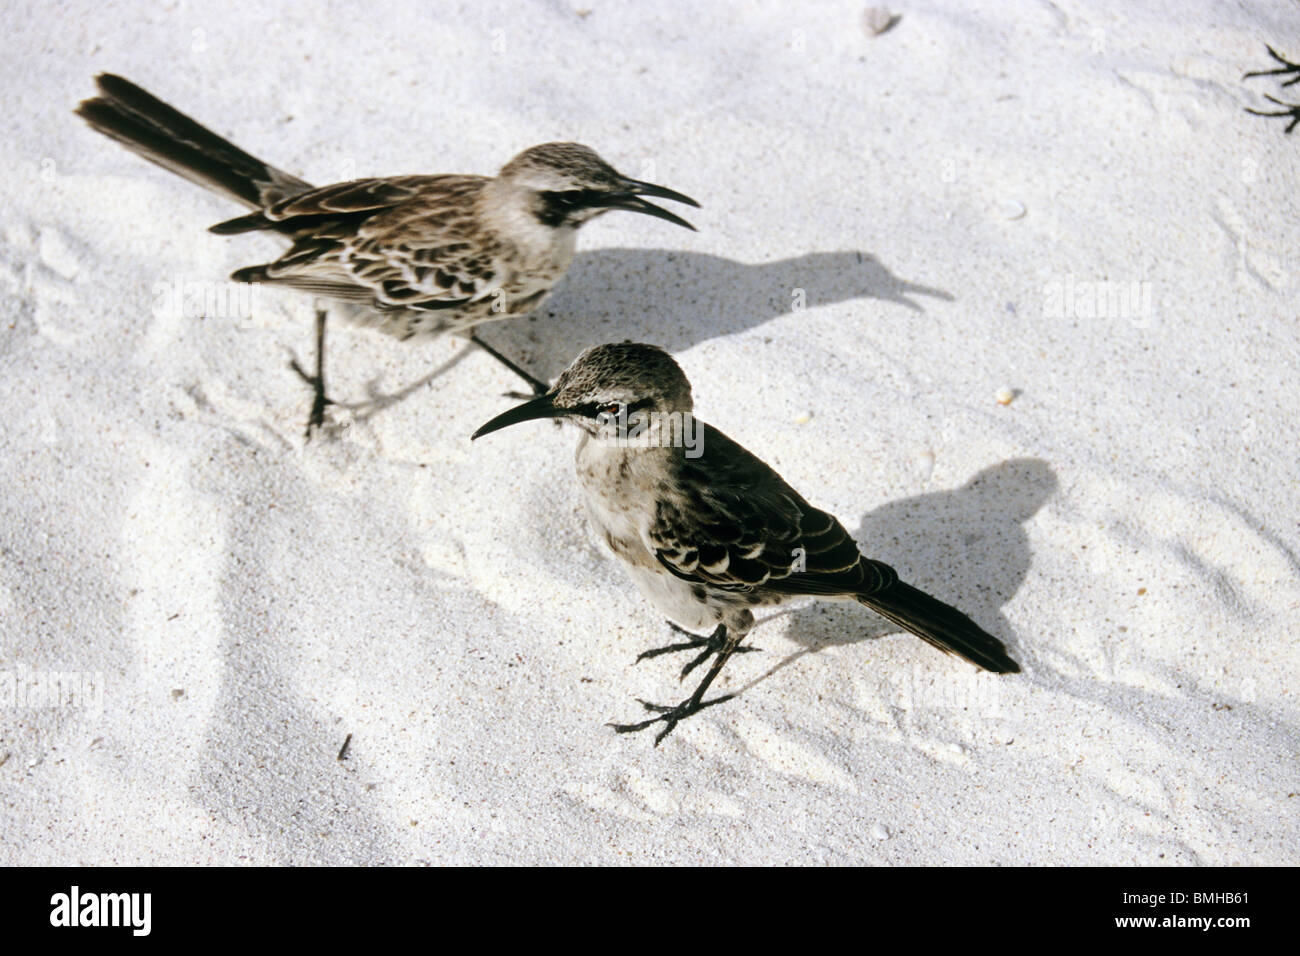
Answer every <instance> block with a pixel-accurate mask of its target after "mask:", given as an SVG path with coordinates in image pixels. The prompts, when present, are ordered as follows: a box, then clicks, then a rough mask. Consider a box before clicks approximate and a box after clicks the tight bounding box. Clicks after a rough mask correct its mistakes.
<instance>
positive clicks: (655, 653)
mask: <svg viewBox="0 0 1300 956" xmlns="http://www.w3.org/2000/svg"><path fill="white" fill-rule="evenodd" d="M668 626H669V627H671V628H672V629H673V630H674V631H676V632H677V633H678V634H684V635H685V636H686V637H687V638H689V640H685V641H681V642H679V643H677V644H669V645H667V646H666V647H652V648H651V649H650V650H648V651H642V652H641V653H640V654H638V655H637V657H636V660H635V661H634V662H633V663H636V664H640V663H641V662H642V661H644V660H648V659H650V658H651V657H659V656H660V655H662V654H676V653H679V652H681V651H693V650H695V649H696V648H697V647H702V648H704V650H703V651H701V652H700V653H699V654H697V655H696V656H695V657H694V658H692V659H691V660H690V662H688V663H687V664H686V666H685V667H683V668H682V673H681V675H680V676H679V677H678V680H685V678H686V675H687V674H689V673H690V672H691V671H693V670H695V668H697V667H699V666H700V665H701V664H703V663H704V662H705V661H707V660H708V659H709V658H710V657H712V656H713V655H714V654H718V653H721V652H722V649H723V647H724V646H725V645H726V643H727V640H726V637H725V635H726V631H725V630H724V629H723V628H721V627H719V628H718V629H717V630H715V631H714V632H713V633H712V634H710V635H709V636H708V637H700V636H699V635H698V634H692V633H691V632H690V631H688V630H686V629H685V628H683V627H678V626H677V625H676V624H674V623H673V622H672V621H669V622H668ZM758 649H759V648H757V647H737V648H736V650H735V653H737V654H748V653H749V652H750V651H756V650H758Z"/></svg>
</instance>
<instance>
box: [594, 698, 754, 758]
mask: <svg viewBox="0 0 1300 956" xmlns="http://www.w3.org/2000/svg"><path fill="white" fill-rule="evenodd" d="M735 696H736V695H735V694H724V695H723V696H721V697H715V698H713V700H704V701H698V702H697V701H696V700H695V699H694V698H691V699H689V700H684V701H682V702H681V703H680V704H675V705H673V706H671V707H667V706H665V705H663V704H652V703H650V701H648V700H641V698H639V697H638V698H637V703H639V704H640V705H641V706H642V707H644V708H645V709H646V710H648V711H650V712H651V713H652V714H655V716H654V717H651V718H649V719H648V720H642V721H638V722H637V723H635V724H606V725H605V726H607V727H612V728H613V730H614V732H615V733H618V734H634V733H636V732H637V731H640V730H645V729H646V728H647V727H653V726H654V725H655V724H658V723H662V724H663V725H664V728H663V730H661V731H659V733H657V734H655V746H656V747H658V746H659V742H660V741H661V740H663V739H664V738H665V737H667V736H668V735H669V734H671V733H672V732H673V730H674V728H676V726H677V725H678V723H680V722H681V721H683V720H685V719H686V718H687V717H689V716H691V714H698V713H699V712H700V711H702V710H703V709H704V708H706V707H712V706H713V705H714V704H721V703H723V702H724V701H728V700H731V698H733V697H735Z"/></svg>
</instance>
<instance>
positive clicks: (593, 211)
mask: <svg viewBox="0 0 1300 956" xmlns="http://www.w3.org/2000/svg"><path fill="white" fill-rule="evenodd" d="M497 182H498V183H501V184H503V185H507V186H511V187H515V188H517V189H520V190H523V191H525V193H526V194H527V199H528V203H529V210H530V212H531V213H532V214H533V215H534V216H535V217H536V218H537V220H538V221H539V222H541V223H542V224H543V225H545V226H549V227H551V228H553V229H559V228H571V229H576V228H577V227H578V226H581V225H582V224H583V223H585V222H587V221H589V220H591V219H594V218H595V217H596V216H599V215H600V214H601V213H605V212H609V210H611V209H627V210H630V211H631V212H640V213H644V214H646V215H647V216H655V217H656V218H658V219H665V220H667V221H668V222H673V223H676V224H677V225H679V226H685V227H686V228H687V229H691V230H694V229H695V227H694V226H692V225H691V224H690V223H689V222H687V221H686V220H685V219H683V218H681V217H680V216H678V215H676V214H674V213H671V212H669V211H668V210H666V209H660V208H659V207H658V206H656V205H654V204H652V203H650V202H647V201H646V200H645V199H643V198H642V197H643V196H655V197H657V198H659V199H671V200H672V201H674V202H680V203H685V204H686V205H688V206H695V207H697V208H698V207H699V205H700V204H699V203H697V202H696V201H695V200H694V199H692V198H691V197H689V196H683V195H682V194H681V193H679V192H674V191H673V190H671V189H665V188H664V187H663V186H656V185H655V184H654V183H645V182H641V181H640V180H637V179H629V178H628V177H627V176H624V175H623V174H622V173H620V172H619V171H618V170H616V169H615V168H614V167H613V166H611V165H610V164H609V163H607V162H605V161H604V160H603V159H601V158H600V157H599V156H597V155H596V152H595V150H593V149H590V148H589V147H587V146H583V145H582V144H580V143H543V144H542V145H541V146H533V147H532V148H530V149H526V150H524V151H523V152H522V153H520V154H519V155H518V156H516V157H515V158H514V159H512V160H510V162H508V163H506V164H505V166H503V167H501V172H500V173H499V174H498V175H497Z"/></svg>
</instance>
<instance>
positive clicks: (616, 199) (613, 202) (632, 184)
mask: <svg viewBox="0 0 1300 956" xmlns="http://www.w3.org/2000/svg"><path fill="white" fill-rule="evenodd" d="M624 186H625V187H626V189H627V191H626V192H620V193H616V194H615V195H613V196H610V197H609V200H608V202H606V203H604V205H607V206H609V208H611V209H626V210H628V211H629V212H640V213H644V214H645V215H647V216H654V217H655V218H656V219H663V220H666V221H667V222H671V223H676V224H677V225H679V226H685V227H686V228H687V229H689V230H691V231H692V232H694V231H695V227H694V226H692V225H691V224H690V223H689V222H687V221H686V220H685V219H683V218H682V217H681V216H678V215H676V214H675V213H671V212H669V211H668V210H667V209H660V208H659V207H658V206H656V205H655V204H654V203H651V202H646V200H644V199H642V198H641V197H642V196H654V197H655V198H656V199H671V200H672V201H673V202H679V203H684V204H686V205H687V206H694V207H695V208H696V209H699V208H700V204H699V203H697V202H696V201H695V200H694V199H692V198H691V197H690V196H687V195H684V194H683V193H679V192H677V191H676V190H673V189H668V188H667V187H665V186H656V185H655V184H654V183H645V182H642V181H641V180H639V179H628V180H625V181H624Z"/></svg>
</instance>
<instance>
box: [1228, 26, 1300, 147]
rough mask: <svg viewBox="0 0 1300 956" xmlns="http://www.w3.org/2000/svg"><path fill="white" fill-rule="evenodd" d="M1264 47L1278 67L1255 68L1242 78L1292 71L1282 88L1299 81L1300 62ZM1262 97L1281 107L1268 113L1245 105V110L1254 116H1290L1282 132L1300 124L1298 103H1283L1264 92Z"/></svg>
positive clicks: (1278, 74) (1266, 45)
mask: <svg viewBox="0 0 1300 956" xmlns="http://www.w3.org/2000/svg"><path fill="white" fill-rule="evenodd" d="M1265 47H1267V49H1268V55H1269V56H1271V57H1272V58H1273V59H1274V60H1276V61H1277V62H1278V63H1280V64H1282V65H1281V66H1280V67H1278V68H1277V69H1276V70H1256V71H1255V72H1253V73H1247V74H1246V75H1245V76H1243V77H1242V79H1243V80H1248V79H1250V78H1251V77H1252V76H1286V75H1287V74H1289V73H1294V74H1295V76H1293V77H1291V79H1289V80H1287V81H1286V82H1285V83H1283V84H1282V88H1283V89H1285V88H1286V87H1288V86H1291V85H1293V84H1295V83H1300V63H1292V62H1291V61H1290V60H1288V59H1287V58H1286V57H1284V56H1282V55H1281V54H1280V53H1278V52H1277V50H1274V49H1273V48H1272V47H1271V46H1268V44H1265ZM1264 99H1266V100H1268V101H1269V102H1270V103H1273V104H1275V105H1276V106H1281V107H1282V109H1281V110H1278V111H1276V112H1271V113H1270V112H1265V111H1264V110H1252V109H1250V108H1249V107H1247V108H1246V112H1247V113H1251V114H1252V115H1254V116H1289V117H1291V122H1290V123H1288V124H1287V127H1286V129H1284V130H1283V131H1282V132H1283V133H1289V132H1291V130H1293V129H1295V128H1296V126H1297V125H1300V103H1283V102H1282V101H1281V100H1279V99H1275V98H1274V97H1271V96H1269V95H1268V94H1267V93H1265V94H1264Z"/></svg>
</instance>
